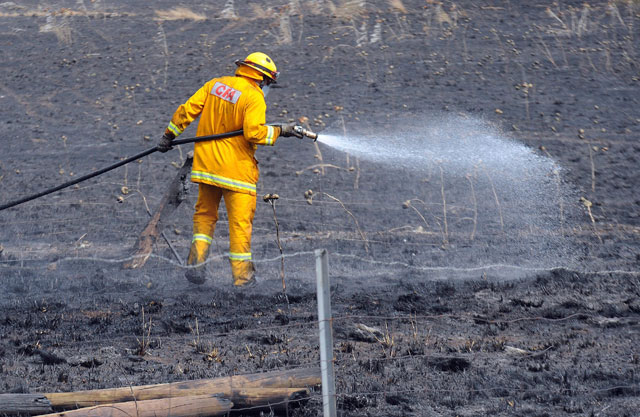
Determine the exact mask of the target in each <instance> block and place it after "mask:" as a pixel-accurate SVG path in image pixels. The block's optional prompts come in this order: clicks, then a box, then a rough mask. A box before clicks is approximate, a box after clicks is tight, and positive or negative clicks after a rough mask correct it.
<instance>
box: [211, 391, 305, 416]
mask: <svg viewBox="0 0 640 417" xmlns="http://www.w3.org/2000/svg"><path fill="white" fill-rule="evenodd" d="M221 395H222V396H223V397H225V398H227V399H229V400H231V402H232V403H233V408H234V409H256V410H257V409H260V408H264V407H269V408H273V409H274V410H276V411H280V410H286V408H287V406H288V405H289V403H290V402H292V401H298V400H304V399H306V398H308V397H309V390H308V389H307V388H243V389H231V390H229V391H227V392H222V393H221Z"/></svg>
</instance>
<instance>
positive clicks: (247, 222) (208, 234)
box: [187, 183, 256, 286]
mask: <svg viewBox="0 0 640 417" xmlns="http://www.w3.org/2000/svg"><path fill="white" fill-rule="evenodd" d="M223 197H224V203H225V206H226V208H227V216H228V218H229V261H230V263H231V273H232V275H233V283H234V285H238V286H241V285H244V284H245V283H247V282H248V281H250V280H251V278H253V273H254V270H255V269H254V267H253V262H251V230H252V227H253V216H254V214H255V211H256V196H255V195H251V194H247V193H241V192H237V191H232V190H229V189H226V188H220V187H216V186H214V185H209V184H203V183H200V184H199V185H198V202H197V203H196V211H195V213H194V215H193V240H192V241H191V250H190V251H189V258H188V260H187V264H188V265H197V264H200V263H202V262H205V261H206V260H207V256H208V254H209V247H210V246H211V242H212V241H213V235H214V232H215V228H216V222H217V221H218V206H219V205H220V199H222V198H223Z"/></svg>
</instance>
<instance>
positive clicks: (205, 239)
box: [191, 233, 213, 244]
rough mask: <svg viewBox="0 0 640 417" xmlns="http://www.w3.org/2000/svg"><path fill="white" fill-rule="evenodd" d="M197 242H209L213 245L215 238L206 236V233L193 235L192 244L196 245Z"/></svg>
mask: <svg viewBox="0 0 640 417" xmlns="http://www.w3.org/2000/svg"><path fill="white" fill-rule="evenodd" d="M196 241H200V242H207V243H209V244H211V242H212V241H213V238H212V237H211V236H209V235H205V234H204V233H195V234H194V235H193V240H192V241H191V243H194V242H196Z"/></svg>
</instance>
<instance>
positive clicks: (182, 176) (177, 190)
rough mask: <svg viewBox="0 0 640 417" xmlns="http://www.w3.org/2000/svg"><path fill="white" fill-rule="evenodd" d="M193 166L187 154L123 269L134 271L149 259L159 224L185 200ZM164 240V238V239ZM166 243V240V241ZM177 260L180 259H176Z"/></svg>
mask: <svg viewBox="0 0 640 417" xmlns="http://www.w3.org/2000/svg"><path fill="white" fill-rule="evenodd" d="M192 164H193V154H191V153H189V154H188V155H187V159H186V160H185V161H184V164H183V165H182V168H180V171H178V174H176V176H175V178H174V179H173V181H172V182H171V184H170V185H169V188H168V189H167V192H166V193H165V194H164V196H163V197H162V200H161V201H160V204H159V205H158V208H157V209H156V211H155V213H154V214H153V217H152V218H151V220H149V222H148V223H147V226H146V227H145V228H144V230H143V231H142V233H140V236H139V237H138V240H137V241H136V244H135V254H134V255H133V259H132V260H131V261H129V262H127V263H126V264H124V267H125V268H129V269H135V268H140V267H142V266H143V265H144V264H145V263H146V262H147V259H149V256H150V255H151V252H152V251H153V244H154V243H155V241H156V239H157V238H158V235H160V230H161V224H162V222H163V221H165V220H166V219H167V218H168V217H169V216H171V214H172V213H173V212H174V211H175V210H176V209H177V208H178V206H179V205H180V203H182V201H184V198H185V196H184V195H185V188H186V181H187V177H188V175H189V172H190V171H191V165H192ZM165 239H166V238H165ZM167 243H168V239H167ZM169 247H170V248H171V249H172V251H174V254H177V253H176V252H175V250H174V249H173V248H172V247H171V244H169ZM178 260H180V258H179V257H178Z"/></svg>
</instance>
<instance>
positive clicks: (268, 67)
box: [235, 52, 280, 83]
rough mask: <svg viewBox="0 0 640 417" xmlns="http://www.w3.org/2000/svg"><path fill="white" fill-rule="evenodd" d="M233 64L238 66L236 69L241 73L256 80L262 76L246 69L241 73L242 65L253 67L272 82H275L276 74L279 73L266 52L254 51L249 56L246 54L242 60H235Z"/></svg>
mask: <svg viewBox="0 0 640 417" xmlns="http://www.w3.org/2000/svg"><path fill="white" fill-rule="evenodd" d="M235 64H236V65H237V66H238V67H240V68H238V71H239V72H240V73H241V75H245V76H248V77H250V78H254V79H258V80H262V77H261V76H260V75H259V74H256V73H255V72H254V71H247V72H244V73H243V72H242V71H240V70H241V68H242V66H246V67H249V68H253V69H254V70H256V71H258V72H259V73H261V74H263V75H265V76H266V77H267V78H269V80H270V81H271V82H273V83H275V82H276V79H277V78H278V75H280V73H279V72H278V69H277V68H276V64H275V63H274V62H273V60H272V59H271V58H269V56H268V55H267V54H264V53H262V52H254V53H252V54H249V56H247V57H246V58H245V59H244V60H237V61H236V62H235ZM258 77H259V78H258Z"/></svg>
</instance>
